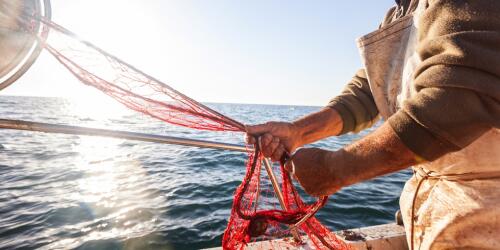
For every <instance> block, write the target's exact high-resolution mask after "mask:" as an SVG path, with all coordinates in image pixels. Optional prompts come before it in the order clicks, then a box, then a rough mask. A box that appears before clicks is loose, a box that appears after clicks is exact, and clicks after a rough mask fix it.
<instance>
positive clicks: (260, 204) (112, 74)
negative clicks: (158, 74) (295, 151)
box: [27, 18, 348, 249]
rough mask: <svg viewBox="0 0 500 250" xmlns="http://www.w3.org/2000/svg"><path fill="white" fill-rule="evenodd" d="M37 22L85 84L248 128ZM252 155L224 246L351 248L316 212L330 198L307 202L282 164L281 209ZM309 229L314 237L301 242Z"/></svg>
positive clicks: (132, 101) (195, 122)
mask: <svg viewBox="0 0 500 250" xmlns="http://www.w3.org/2000/svg"><path fill="white" fill-rule="evenodd" d="M32 21H33V18H32V19H31V22H32ZM36 21H41V22H43V23H44V24H46V25H47V27H49V29H48V30H47V32H48V31H49V30H50V33H49V36H48V39H47V40H46V41H43V40H41V39H40V42H41V43H42V45H43V47H44V48H45V49H46V50H47V51H48V52H50V54H52V55H53V56H54V57H55V58H56V59H57V60H58V61H59V62H60V63H61V64H62V65H64V66H65V67H66V68H67V69H68V70H69V71H70V72H71V73H72V74H73V75H74V76H75V77H77V78H78V79H79V80H80V81H81V82H82V83H84V84H86V85H89V86H92V87H94V88H96V89H98V90H100V91H102V92H103V93H105V94H106V95H108V96H110V97H112V98H113V99H115V100H117V101H118V102H120V103H122V104H123V105H125V106H126V107H128V108H130V109H133V110H135V111H138V112H141V113H144V114H147V115H149V116H152V117H154V118H157V119H160V120H163V121H165V122H168V123H171V124H175V125H179V126H184V127H188V128H194V129H201V130H211V131H238V132H245V125H244V124H242V123H240V122H238V121H235V120H233V119H231V118H229V117H227V116H225V115H222V114H220V113H218V112H217V111H215V110H213V109H211V108H209V107H207V106H205V105H203V104H201V103H199V102H197V101H195V100H193V99H191V98H189V97H188V96H186V95H184V94H182V93H180V92H178V91H176V90H175V89H173V88H172V87H170V86H168V85H167V84H165V83H163V82H160V81H159V80H156V79H155V78H153V77H151V76H149V75H147V74H145V73H143V72H141V71H140V70H138V69H136V68H134V67H132V66H131V65H129V64H127V63H125V62H123V61H121V60H119V59H118V58H116V57H115V56H113V55H110V54H108V53H106V52H105V51H103V50H101V49H99V48H97V47H96V46H94V45H92V44H91V43H89V42H87V41H84V40H82V39H80V38H78V37H77V36H76V35H75V34H73V33H71V32H70V31H69V30H67V29H65V28H63V27H62V26H60V25H58V24H56V23H54V22H52V21H49V20H45V19H42V20H36ZM27 23H28V24H29V22H27ZM248 154H249V156H248V161H247V167H246V175H245V178H244V179H243V181H242V183H241V184H240V186H239V187H238V188H237V189H236V192H235V196H234V201H233V206H232V210H231V217H230V218H229V222H228V225H227V228H226V230H225V232H224V236H223V242H222V246H223V248H224V249H242V248H244V247H245V246H246V245H247V244H248V243H250V242H252V241H257V240H262V239H273V238H277V237H286V236H290V235H293V236H294V240H289V241H281V242H280V243H276V244H277V245H273V246H271V248H278V247H279V248H281V247H288V246H297V245H300V244H303V243H307V244H309V245H310V247H313V248H317V249H347V248H348V247H347V245H346V244H345V243H344V242H343V241H341V240H339V239H338V238H337V237H336V236H335V235H334V234H333V233H332V232H330V231H329V230H328V229H327V228H326V227H325V226H323V225H322V224H321V223H320V222H319V221H318V220H317V219H316V218H315V217H314V214H315V212H316V211H317V210H318V209H319V208H321V207H322V206H323V205H324V204H325V203H326V200H327V197H322V198H320V199H319V200H318V201H316V202H315V203H313V204H306V203H305V202H304V201H303V200H302V199H301V197H300V196H299V194H298V192H297V190H296V189H295V187H294V186H293V184H292V180H291V178H290V176H289V174H288V173H287V171H285V169H284V166H283V164H281V165H280V166H279V171H280V172H281V177H280V181H281V189H282V194H283V200H282V203H284V204H282V206H284V208H283V209H277V207H278V202H277V201H276V197H275V194H274V193H273V194H269V192H268V191H269V190H271V188H270V186H269V185H270V180H269V179H268V177H267V176H265V177H264V176H263V174H261V163H262V161H263V160H264V157H263V155H262V153H261V151H260V149H259V147H258V146H255V148H254V150H248ZM306 234H307V236H308V239H309V241H307V242H302V241H303V240H304V239H303V238H304V235H306Z"/></svg>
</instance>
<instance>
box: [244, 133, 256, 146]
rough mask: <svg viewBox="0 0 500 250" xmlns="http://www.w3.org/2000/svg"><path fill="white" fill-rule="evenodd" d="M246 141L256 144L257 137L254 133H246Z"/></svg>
mask: <svg viewBox="0 0 500 250" xmlns="http://www.w3.org/2000/svg"><path fill="white" fill-rule="evenodd" d="M245 142H246V143H247V144H255V143H256V141H255V137H254V136H253V135H249V134H246V135H245Z"/></svg>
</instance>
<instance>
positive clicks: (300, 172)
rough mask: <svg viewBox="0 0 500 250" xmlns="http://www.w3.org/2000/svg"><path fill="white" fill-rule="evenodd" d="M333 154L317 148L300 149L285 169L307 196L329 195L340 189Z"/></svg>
mask: <svg viewBox="0 0 500 250" xmlns="http://www.w3.org/2000/svg"><path fill="white" fill-rule="evenodd" d="M333 154H335V152H332V151H327V150H323V149H318V148H302V149H299V150H297V152H296V153H295V154H294V155H293V157H292V159H291V160H290V161H288V162H287V164H286V169H287V170H288V171H289V172H291V173H292V175H293V176H294V177H295V179H297V181H298V182H299V183H300V185H301V186H302V187H303V188H304V190H305V191H306V192H307V193H308V194H310V195H312V196H318V197H319V196H324V195H331V194H333V193H335V192H337V191H338V190H339V189H340V188H342V185H341V183H340V182H341V179H342V175H341V173H335V168H333V164H335V162H332V161H335V160H334V158H333ZM292 164H293V165H292Z"/></svg>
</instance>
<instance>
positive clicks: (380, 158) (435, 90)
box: [294, 0, 500, 195]
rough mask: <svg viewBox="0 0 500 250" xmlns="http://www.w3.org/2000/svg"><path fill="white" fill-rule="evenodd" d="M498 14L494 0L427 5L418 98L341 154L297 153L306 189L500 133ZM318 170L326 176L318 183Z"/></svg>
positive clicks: (499, 5) (323, 190) (440, 0)
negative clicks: (495, 129) (492, 133)
mask: <svg viewBox="0 0 500 250" xmlns="http://www.w3.org/2000/svg"><path fill="white" fill-rule="evenodd" d="M499 12H500V2H499V1H497V0H469V1H454V0H431V1H429V7H428V8H427V9H426V10H425V12H424V14H423V16H422V17H421V19H420V20H421V21H420V23H419V27H420V30H419V32H420V33H419V41H420V46H419V49H418V53H419V55H420V58H421V59H422V62H421V63H420V64H419V67H418V68H417V70H416V72H415V74H414V85H415V87H416V90H417V93H416V94H415V95H414V96H413V97H412V98H410V99H408V100H407V101H406V102H405V103H404V104H403V106H402V107H401V109H400V110H399V111H398V112H396V113H395V114H394V115H393V116H391V117H390V118H389V119H388V121H387V122H386V123H384V124H383V126H382V127H381V128H379V129H377V130H376V131H375V132H374V133H373V134H371V135H369V136H367V137H366V138H364V139H362V140H360V141H358V142H355V143H353V144H352V145H350V146H348V147H346V148H344V149H342V150H340V151H336V152H329V151H324V150H316V151H313V150H310V149H302V150H299V151H298V152H297V154H296V155H295V157H294V163H295V172H296V175H297V178H298V180H299V182H301V183H303V184H304V188H305V189H306V190H307V191H308V192H312V193H314V194H316V195H317V194H331V193H333V192H335V191H336V190H338V189H339V188H341V187H343V186H346V185H350V184H353V183H356V182H360V181H363V180H366V179H369V178H371V177H375V176H378V175H382V174H385V173H389V172H392V171H397V170H399V169H403V168H405V167H408V166H411V165H413V164H415V163H418V162H420V161H432V160H435V159H437V158H439V157H441V156H443V155H445V154H447V153H450V152H454V151H457V150H461V149H463V148H465V147H466V146H468V145H469V144H471V143H472V142H474V141H475V140H476V139H477V138H479V137H480V136H481V135H483V134H484V133H485V132H487V131H489V130H490V129H492V128H500V16H499V15H498V13H499ZM317 159H321V160H317ZM471 167H473V166H471ZM314 173H321V174H316V175H315V176H316V178H321V179H317V181H316V183H314V181H313V180H312V177H311V176H312V175H313V174H314ZM327 174H329V175H328V176H327ZM325 176H327V177H325ZM328 178H329V180H328ZM320 182H321V185H320V184H319V183H320ZM321 186H323V187H321Z"/></svg>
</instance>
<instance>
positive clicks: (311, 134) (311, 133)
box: [292, 108, 342, 145]
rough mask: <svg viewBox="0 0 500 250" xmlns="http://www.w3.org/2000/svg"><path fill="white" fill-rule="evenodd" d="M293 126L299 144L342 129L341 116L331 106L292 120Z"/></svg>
mask: <svg viewBox="0 0 500 250" xmlns="http://www.w3.org/2000/svg"><path fill="white" fill-rule="evenodd" d="M292 124H293V126H294V128H295V130H296V133H297V136H298V138H299V140H300V144H301V145H305V144H308V143H312V142H315V141H317V140H321V139H324V138H326V137H329V136H334V135H338V134H339V133H340V131H341V130H342V118H341V117H340V115H339V113H338V112H337V111H336V110H335V109H332V108H324V109H322V110H320V111H318V112H315V113H312V114H310V115H307V116H305V117H302V118H300V119H298V120H296V121H294V122H293V123H292Z"/></svg>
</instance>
